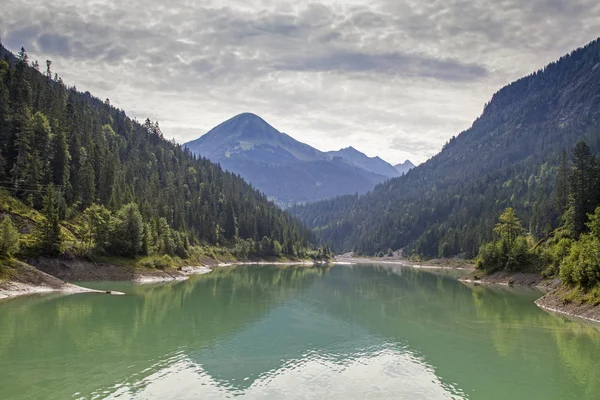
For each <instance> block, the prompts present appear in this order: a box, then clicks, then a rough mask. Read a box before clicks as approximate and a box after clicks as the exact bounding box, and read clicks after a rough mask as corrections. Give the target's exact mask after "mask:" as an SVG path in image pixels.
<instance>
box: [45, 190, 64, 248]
mask: <svg viewBox="0 0 600 400" xmlns="http://www.w3.org/2000/svg"><path fill="white" fill-rule="evenodd" d="M43 211H44V217H45V218H44V222H43V223H42V234H41V250H42V252H43V253H44V254H47V255H51V256H56V255H58V254H60V253H61V246H62V234H61V231H60V224H59V216H58V193H57V192H56V190H55V189H54V185H48V187H47V188H46V196H44V209H43Z"/></svg>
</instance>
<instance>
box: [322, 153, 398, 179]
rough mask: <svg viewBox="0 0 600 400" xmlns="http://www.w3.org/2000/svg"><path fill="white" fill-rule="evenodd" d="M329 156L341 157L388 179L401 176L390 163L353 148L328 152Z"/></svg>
mask: <svg viewBox="0 0 600 400" xmlns="http://www.w3.org/2000/svg"><path fill="white" fill-rule="evenodd" d="M327 154H328V155H329V156H331V157H341V158H342V159H344V160H346V161H348V162H349V163H352V164H354V165H356V166H357V167H359V168H362V169H364V170H366V171H369V172H372V173H374V174H378V175H383V176H386V177H388V178H394V177H396V176H400V175H401V174H399V173H398V171H397V170H396V169H395V168H394V167H393V166H392V165H391V164H390V163H388V162H386V161H384V160H382V159H381V158H379V157H378V156H376V157H369V156H367V155H366V154H364V153H361V152H360V151H358V150H356V149H355V148H354V147H352V146H350V147H346V148H344V149H341V150H337V151H328V152H327Z"/></svg>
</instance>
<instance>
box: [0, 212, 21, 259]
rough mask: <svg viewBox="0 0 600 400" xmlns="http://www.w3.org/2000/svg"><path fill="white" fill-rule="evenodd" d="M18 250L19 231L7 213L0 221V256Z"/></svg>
mask: <svg viewBox="0 0 600 400" xmlns="http://www.w3.org/2000/svg"><path fill="white" fill-rule="evenodd" d="M17 251H19V231H18V230H17V228H15V226H14V225H13V223H12V220H11V219H10V217H9V216H8V215H5V216H4V219H3V220H2V222H0V256H4V257H11V256H12V255H14V254H15V253H16V252H17Z"/></svg>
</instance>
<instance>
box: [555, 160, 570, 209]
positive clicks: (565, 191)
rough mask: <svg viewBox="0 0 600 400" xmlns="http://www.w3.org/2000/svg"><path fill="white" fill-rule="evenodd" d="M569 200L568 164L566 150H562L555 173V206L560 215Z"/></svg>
mask: <svg viewBox="0 0 600 400" xmlns="http://www.w3.org/2000/svg"><path fill="white" fill-rule="evenodd" d="M568 201H569V165H568V162H567V152H566V151H564V150H563V152H562V157H561V160H560V165H559V166H558V172H557V174H556V208H557V210H558V212H559V214H560V215H562V214H563V213H564V212H565V210H566V208H567V205H568Z"/></svg>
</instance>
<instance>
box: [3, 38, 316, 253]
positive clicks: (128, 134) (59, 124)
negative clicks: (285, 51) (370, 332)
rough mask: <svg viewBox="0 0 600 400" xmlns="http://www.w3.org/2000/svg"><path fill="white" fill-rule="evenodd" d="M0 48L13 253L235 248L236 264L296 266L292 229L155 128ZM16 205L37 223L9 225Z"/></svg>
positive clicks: (299, 240) (298, 229)
mask: <svg viewBox="0 0 600 400" xmlns="http://www.w3.org/2000/svg"><path fill="white" fill-rule="evenodd" d="M0 49H1V53H2V55H3V59H2V60H0V189H1V190H0V192H1V193H0V194H1V196H0V199H1V201H0V215H9V216H12V219H13V221H8V222H6V224H5V225H10V222H13V223H14V224H15V225H17V226H18V228H19V230H20V231H21V234H24V238H22V239H23V240H21V247H20V250H19V252H20V253H22V254H39V253H49V254H55V253H60V252H61V251H64V250H65V249H69V250H74V251H83V250H85V251H86V252H99V253H107V254H117V255H123V256H137V255H143V254H150V253H162V254H178V255H182V256H183V255H185V252H186V250H187V249H188V248H189V246H191V245H195V244H207V245H220V246H222V245H225V246H230V247H233V246H238V245H240V244H241V246H242V247H243V248H244V249H245V255H246V256H248V255H252V254H255V255H286V256H296V255H304V252H305V250H306V249H307V247H309V246H310V243H311V241H312V240H311V237H312V234H311V232H310V231H308V230H307V229H306V228H304V226H303V225H302V224H301V223H300V222H299V221H298V220H296V219H295V218H292V217H290V216H289V215H288V214H286V213H285V212H283V211H281V210H279V209H278V208H277V207H276V206H275V205H273V204H272V203H270V202H268V201H267V198H266V197H265V196H264V195H263V194H261V193H260V192H258V191H257V190H255V189H254V188H252V187H251V186H250V185H249V184H247V183H246V182H244V181H243V180H242V179H241V178H240V177H239V176H236V175H234V174H231V173H228V172H225V171H222V170H221V169H220V167H219V166H217V165H215V164H213V163H211V162H210V161H208V160H206V159H202V158H197V157H196V156H194V155H193V154H192V153H191V152H189V151H188V150H185V149H184V148H182V146H180V145H177V144H175V143H173V142H170V141H167V140H165V139H164V138H163V134H162V133H161V130H160V128H159V125H158V123H154V122H151V121H149V120H146V121H145V123H138V122H137V121H135V120H132V119H131V118H129V117H128V116H127V115H126V114H125V112H124V111H123V110H120V109H118V108H116V107H113V106H111V104H110V101H109V100H108V99H106V100H105V101H101V100H100V99H97V98H95V97H93V96H92V95H91V94H90V93H88V92H86V93H81V92H79V91H77V89H76V88H75V87H67V86H66V85H65V83H64V82H63V81H62V79H61V78H59V77H58V75H56V74H54V73H53V72H52V71H51V67H52V65H51V63H50V62H48V63H44V65H43V67H40V66H39V65H38V63H37V62H30V60H29V59H28V56H27V53H26V52H25V50H24V49H22V50H21V52H19V54H18V56H16V57H15V56H13V55H12V54H11V53H10V52H8V51H7V50H6V49H4V48H3V47H0ZM40 69H42V70H43V72H41V71H40ZM15 198H16V199H19V200H20V201H21V202H22V203H24V205H25V206H28V207H30V208H31V209H32V210H38V211H39V212H40V213H37V212H34V211H27V210H25V211H23V212H21V213H20V216H19V217H18V218H17V216H18V214H19V213H18V212H17V211H18V210H19V209H23V207H21V206H20V204H21V203H19V202H16V201H15V200H14V199H15ZM27 213H29V215H25V214H27ZM7 229H8V230H7V232H10V228H7ZM71 232H72V233H73V235H72V236H71V235H70V233H71ZM244 239H246V240H244Z"/></svg>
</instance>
